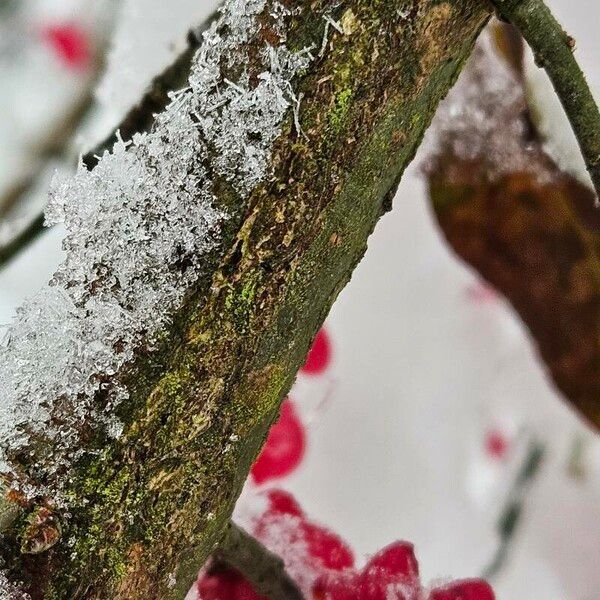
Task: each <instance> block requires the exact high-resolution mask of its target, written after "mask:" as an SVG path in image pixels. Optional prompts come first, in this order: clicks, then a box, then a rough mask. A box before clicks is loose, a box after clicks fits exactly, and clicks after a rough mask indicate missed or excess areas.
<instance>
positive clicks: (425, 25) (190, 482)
mask: <svg viewBox="0 0 600 600" xmlns="http://www.w3.org/2000/svg"><path fill="white" fill-rule="evenodd" d="M406 5H407V6H410V7H412V8H414V10H410V11H401V10H398V0H383V1H381V2H371V1H370V0H347V1H345V2H344V3H343V4H342V5H340V4H339V3H333V2H330V1H329V0H317V1H314V0H298V1H297V2H295V4H294V6H295V8H296V10H295V11H294V12H293V15H291V16H290V17H289V21H287V28H288V31H287V38H288V41H287V46H288V48H289V49H292V50H294V51H298V52H299V51H301V50H302V49H304V48H307V47H309V48H310V47H312V48H321V47H322V46H323V40H324V34H325V17H328V18H331V19H335V20H336V21H339V22H340V23H344V24H345V26H344V27H343V28H340V29H342V30H343V33H341V32H338V31H337V30H336V31H331V30H330V31H329V35H328V37H327V38H325V41H326V44H325V47H326V49H327V50H326V52H324V53H323V55H322V57H320V58H318V59H315V60H314V61H313V62H312V63H311V66H310V67H309V68H308V69H307V71H306V72H305V73H304V74H303V75H302V76H301V77H299V78H298V80H297V81H295V89H294V92H295V97H296V98H301V99H302V102H301V105H300V106H298V105H297V106H296V107H295V115H294V114H293V111H291V110H290V111H288V114H287V116H286V120H285V121H284V124H283V130H282V133H281V135H280V136H279V138H278V139H277V140H276V142H275V145H274V148H273V151H272V154H271V164H272V175H271V177H270V178H269V179H268V180H267V181H264V182H262V183H260V184H259V185H258V186H257V187H256V188H255V189H254V190H253V191H252V193H251V194H250V195H249V196H246V197H241V196H240V195H239V194H237V193H235V192H234V190H233V189H232V187H231V185H230V184H229V182H228V181H226V180H224V179H222V178H218V177H216V176H215V177H214V178H213V180H212V183H213V186H212V187H213V190H214V203H215V205H216V207H217V208H219V209H222V210H226V211H227V214H228V215H229V218H228V219H227V221H226V222H225V225H224V227H223V229H222V231H221V232H220V243H219V245H218V247H216V248H215V249H214V251H211V252H209V253H208V254H205V255H203V256H202V261H203V262H202V266H203V270H204V274H202V275H201V276H200V277H199V278H198V279H197V281H195V283H194V287H193V288H192V289H191V290H190V291H189V293H188V295H187V297H186V301H185V303H184V304H183V306H181V309H180V310H179V311H178V312H177V314H176V315H174V318H173V320H172V324H171V325H170V329H169V331H168V332H167V333H166V334H165V335H163V337H162V338H161V339H160V341H159V343H157V344H156V346H157V347H156V349H155V350H153V351H152V352H148V351H140V352H138V353H136V355H135V357H134V360H133V362H132V364H130V365H128V369H127V370H126V371H124V372H122V373H119V374H118V375H117V377H118V379H119V382H120V383H122V385H123V386H124V387H125V388H126V389H127V391H128V399H127V400H126V401H124V402H123V403H122V404H120V405H119V406H118V408H117V409H116V411H115V413H116V416H117V417H118V419H119V420H120V422H121V424H122V425H123V433H122V435H121V436H120V437H117V438H116V439H113V438H109V437H108V436H107V435H105V434H104V433H102V432H101V431H99V430H98V429H97V428H96V429H93V428H90V430H89V432H87V435H86V436H84V437H82V439H81V450H82V451H83V452H84V454H83V458H81V459H80V460H78V461H77V462H75V463H74V464H73V465H72V466H71V467H70V468H69V472H68V475H67V476H65V477H64V481H63V482H62V483H63V489H64V492H63V495H64V497H65V498H67V499H68V505H67V507H66V511H67V512H68V515H69V516H68V518H65V519H64V522H63V523H62V524H61V529H62V536H61V537H60V539H59V540H58V541H57V543H55V544H54V545H52V546H51V547H49V548H45V549H44V550H43V551H40V552H37V553H35V554H31V553H29V554H23V548H26V549H27V548H31V547H32V544H31V542H32V541H34V540H30V539H28V535H30V532H31V523H32V521H33V522H36V523H38V522H39V518H38V517H39V514H40V510H42V509H43V506H40V499H34V501H31V502H30V503H29V505H28V506H27V507H26V510H25V513H26V514H25V515H23V516H21V517H20V518H18V519H17V520H16V521H15V523H14V524H13V525H12V526H11V527H10V528H9V530H8V531H7V532H6V533H5V536H4V539H3V542H2V545H1V546H0V559H2V560H3V563H4V567H5V569H6V570H7V572H8V574H9V575H10V578H11V579H12V580H14V581H23V582H25V584H26V588H27V591H28V593H29V594H30V595H31V596H32V598H33V600H39V599H42V598H45V597H46V598H50V597H57V598H72V599H73V600H78V599H81V598H86V599H90V600H92V599H105V598H111V600H125V599H126V600H141V599H144V600H150V599H159V598H160V600H180V599H181V598H183V597H184V596H185V594H186V593H187V591H188V590H189V588H190V586H191V585H192V582H193V581H194V580H195V578H196V576H197V573H198V571H199V569H200V567H201V566H202V565H203V564H204V562H205V561H206V559H207V558H208V557H209V556H210V555H211V554H212V552H214V551H215V549H216V548H218V546H219V545H220V543H221V541H222V539H223V535H224V532H225V530H226V528H227V524H228V523H229V520H230V516H231V512H232V509H233V507H234V504H235V502H236V500H237V497H238V495H239V493H240V491H241V488H242V485H243V483H244V481H245V480H246V477H247V475H248V472H249V470H250V466H251V464H252V462H253V461H254V459H255V457H256V456H257V454H258V452H259V451H260V448H261V446H262V444H263V443H264V440H265V437H266V435H267V432H268V430H269V427H270V425H271V424H272V423H273V422H274V420H275V419H276V417H277V414H278V411H279V407H280V404H281V401H282V399H283V398H284V397H285V395H286V394H287V393H288V391H289V389H290V386H291V385H292V383H293V381H294V378H295V375H296V372H297V370H298V368H299V367H300V366H301V365H302V363H303V362H304V360H305V356H306V354H307V351H308V348H309V347H310V344H311V341H312V339H313V337H314V335H315V333H316V332H317V330H318V329H319V327H320V326H321V324H322V323H323V321H324V319H325V317H326V315H327V313H328V311H329V309H330V307H331V305H332V303H333V302H334V300H335V298H336V297H337V295H338V294H339V292H340V291H341V290H342V288H343V287H344V286H345V284H346V283H347V282H348V280H349V279H350V277H351V274H352V271H353V270H354V268H355V266H356V265H357V263H358V262H359V261H360V259H361V258H362V256H363V254H364V252H365V250H366V245H367V239H368V237H369V235H370V233H371V232H372V230H373V228H374V226H375V224H376V223H377V221H378V220H379V218H380V217H381V216H382V214H383V213H384V212H385V211H386V210H389V206H390V199H391V198H392V196H393V194H394V193H395V190H396V187H397V184H398V181H399V179H400V177H401V175H402V173H403V171H404V169H405V168H406V165H407V164H408V163H409V162H410V161H411V159H412V158H413V156H414V154H415V152H416V149H417V147H418V145H419V144H420V141H421V139H422V136H423V133H424V131H425V129H426V127H427V126H428V124H429V122H430V119H431V117H432V114H433V112H434V110H435V108H436V106H437V104H438V103H439V101H440V99H441V98H442V97H443V96H444V95H445V94H446V93H447V91H448V89H449V88H450V86H451V85H452V84H453V82H454V81H455V79H456V77H457V75H458V73H459V71H460V69H461V68H462V65H463V63H464V60H465V59H466V57H467V56H468V54H469V52H470V51H471V48H472V46H473V43H474V40H475V38H476V37H477V35H478V34H479V31H480V29H481V27H482V26H483V25H484V24H485V22H486V21H487V19H488V18H489V16H490V13H489V11H488V10H487V9H486V7H485V6H484V5H483V4H482V3H481V2H480V0H447V1H443V2H440V1H439V0H420V1H419V2H415V3H414V4H413V3H412V2H406ZM265 21H266V23H267V24H268V19H266V20H265ZM261 31H262V37H261V39H259V40H258V43H255V45H254V46H252V45H251V44H250V46H249V47H248V48H247V51H248V55H249V56H250V57H251V58H254V59H256V58H257V57H258V59H261V60H262V56H263V55H262V54H261V51H262V50H263V48H264V44H265V43H271V44H272V40H273V39H275V40H277V39H278V37H276V36H277V35H278V34H277V31H273V30H270V31H269V30H268V28H267V29H266V30H264V31H263V30H261ZM295 120H299V123H300V125H301V128H302V131H303V132H304V133H305V135H304V136H298V134H297V130H296V127H295V124H294V121H295ZM215 152H218V149H217V150H215ZM177 268H180V269H182V270H183V269H184V268H185V265H184V264H182V265H178V267H177ZM49 400H50V399H49ZM45 449H46V448H45V446H44V445H43V441H40V442H38V445H37V446H36V449H35V451H36V453H37V455H38V456H39V455H40V454H41V453H43V451H44V450H45ZM47 450H48V452H50V451H51V449H50V448H48V449H47ZM28 456H29V455H28V454H26V453H23V454H22V456H19V459H20V460H22V461H24V462H23V466H24V468H26V467H27V466H28V465H27V461H28V460H29V459H28ZM29 466H31V465H29ZM31 471H32V472H34V473H35V470H34V469H33V468H32V469H31ZM38 529H39V527H38ZM23 542H26V543H25V544H24V543H23Z"/></svg>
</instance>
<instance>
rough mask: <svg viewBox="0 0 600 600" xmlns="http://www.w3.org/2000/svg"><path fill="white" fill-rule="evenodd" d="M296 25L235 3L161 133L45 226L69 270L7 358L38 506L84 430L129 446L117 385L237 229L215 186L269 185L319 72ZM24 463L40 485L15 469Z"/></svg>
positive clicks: (105, 167)
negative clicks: (306, 84)
mask: <svg viewBox="0 0 600 600" xmlns="http://www.w3.org/2000/svg"><path fill="white" fill-rule="evenodd" d="M265 10H270V13H271V15H272V18H273V19H276V21H277V23H276V25H277V31H278V33H279V34H280V44H279V45H278V46H277V47H271V46H269V45H267V44H266V43H265V45H264V47H263V49H262V54H261V58H260V61H259V63H260V64H258V65H256V63H254V64H253V65H250V64H249V58H248V56H247V53H246V51H245V50H244V48H243V44H245V43H246V42H249V41H251V40H252V39H253V38H254V36H256V35H257V34H258V33H259V29H260V27H259V24H258V21H257V15H259V14H261V13H262V12H263V11H265ZM287 14H288V13H287V12H286V10H285V9H284V8H283V7H282V6H281V5H279V4H278V3H269V4H268V3H267V0H229V1H228V2H226V3H225V5H224V8H223V9H222V11H221V15H220V17H219V19H218V20H217V21H216V22H215V23H213V25H212V26H211V27H210V28H209V29H208V30H207V31H206V32H205V33H204V40H203V43H202V45H201V47H200V48H199V50H198V52H197V54H196V56H195V59H194V63H193V66H192V73H191V76H190V81H189V87H188V88H186V89H185V90H181V91H180V92H177V93H175V94H173V95H172V101H171V103H170V105H169V106H168V107H167V108H166V110H165V111H164V112H163V113H162V114H161V115H159V116H158V117H157V120H156V124H155V126H154V128H153V130H152V131H151V132H150V133H147V134H137V135H136V136H135V137H134V139H133V140H132V142H128V143H125V142H123V141H122V140H120V141H118V142H117V143H116V144H115V145H114V148H113V150H112V152H111V153H108V152H107V153H105V154H104V155H103V156H102V157H101V159H100V161H99V163H98V165H97V166H96V167H95V169H94V170H93V171H87V170H86V168H85V167H84V166H83V165H80V166H79V168H78V170H77V173H76V174H75V176H73V177H67V178H65V177H64V176H58V177H56V180H55V181H54V183H53V187H52V190H51V193H50V201H49V205H48V208H47V212H46V218H47V221H48V223H64V226H65V228H66V230H67V236H66V238H65V240H64V242H63V247H64V249H65V251H66V259H65V261H64V262H63V263H62V264H61V265H60V267H59V268H58V270H57V271H56V273H55V274H54V277H53V278H52V280H51V282H50V284H49V285H48V286H47V287H45V288H44V289H42V290H41V291H40V292H39V293H38V294H37V295H36V296H34V297H33V298H31V299H30V300H28V301H27V302H26V303H25V304H24V305H23V306H22V307H21V308H20V309H19V310H18V312H17V316H16V318H15V320H14V322H13V323H12V325H11V326H10V327H9V328H8V330H7V331H6V334H5V336H4V343H3V344H2V347H1V348H0V446H1V449H0V459H1V464H0V469H1V470H2V471H3V472H4V473H7V474H9V475H12V476H14V477H15V483H14V485H15V486H16V487H19V488H20V489H21V490H22V491H23V492H25V493H26V494H28V495H37V494H45V495H50V496H53V497H55V498H58V497H59V496H60V494H59V492H60V481H59V480H60V479H61V477H54V478H53V474H55V473H56V471H57V470H58V469H61V470H62V469H64V468H68V466H69V464H70V463H71V461H72V460H73V459H74V458H76V457H77V456H78V451H77V446H78V440H79V436H80V434H81V430H82V428H83V427H84V425H87V424H89V423H92V424H94V426H95V427H104V428H106V430H107V431H108V432H109V433H111V434H112V435H114V436H118V435H119V434H120V431H121V425H120V424H119V423H118V421H117V420H116V419H115V418H114V416H113V414H112V413H113V408H114V406H115V405H117V404H118V403H120V402H122V401H123V400H124V399H125V398H127V390H126V389H125V388H124V387H123V386H121V385H119V384H118V383H116V381H115V379H116V378H115V375H116V374H119V373H121V372H122V370H123V369H124V368H125V367H127V366H128V365H129V364H131V362H132V360H133V358H134V356H135V354H136V351H138V350H140V349H142V348H143V349H145V350H148V349H152V347H153V344H154V343H155V342H156V340H157V338H158V336H160V334H161V333H162V332H163V331H164V330H165V328H166V327H167V325H168V323H169V320H170V318H171V317H172V315H173V313H174V312H175V311H176V310H177V308H178V307H179V306H180V305H181V303H182V301H183V299H184V297H185V295H186V293H187V292H188V291H189V289H190V287H191V286H193V284H194V283H195V282H196V281H197V279H198V277H199V275H200V273H201V271H202V264H203V256H204V255H205V254H206V252H208V251H210V250H212V249H213V248H215V246H216V245H217V244H218V242H219V231H220V226H221V223H222V222H223V220H224V219H226V218H227V215H226V214H224V213H223V212H221V211H220V210H218V209H217V208H215V206H214V197H213V191H212V182H211V178H210V173H216V174H217V175H219V176H221V177H224V178H226V179H227V180H228V181H229V182H230V183H231V184H232V186H233V187H234V188H235V189H236V190H237V191H238V192H239V194H240V195H242V196H246V195H247V194H249V193H250V192H251V191H252V190H253V189H254V188H255V186H256V185H257V184H258V183H260V182H261V181H262V180H263V179H264V178H265V176H266V175H267V174H268V172H269V161H270V155H271V149H272V145H273V142H274V141H275V139H276V138H277V137H278V135H279V134H280V129H281V124H282V121H283V118H284V116H285V114H286V111H287V110H288V108H289V107H290V106H295V105H296V103H297V98H296V97H295V95H294V91H293V88H292V84H291V81H292V79H293V78H294V76H295V75H296V74H297V73H298V72H299V71H300V70H301V69H303V68H305V67H306V66H307V65H308V63H309V61H310V53H309V52H308V51H303V52H299V53H292V52H290V51H289V50H288V49H287V48H286V47H285V17H286V16H287ZM251 69H253V70H254V74H255V75H256V79H255V80H253V79H252V78H251V77H250V70H251ZM225 72H226V74H225ZM232 74H233V75H232ZM227 78H228V79H227ZM251 81H255V83H254V84H252V83H251ZM99 392H102V395H103V398H104V400H103V403H102V408H100V406H99V402H98V393H99ZM50 448H52V450H51V451H50ZM23 451H27V453H28V462H29V463H30V466H29V468H28V475H29V476H32V478H31V479H29V478H28V477H24V476H23V474H22V473H20V472H19V466H18V465H16V463H15V460H14V458H15V456H16V454H18V453H20V452H23Z"/></svg>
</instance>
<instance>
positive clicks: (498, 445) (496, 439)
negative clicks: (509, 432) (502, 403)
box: [485, 429, 509, 459]
mask: <svg viewBox="0 0 600 600" xmlns="http://www.w3.org/2000/svg"><path fill="white" fill-rule="evenodd" d="M508 445H509V444H508V440H507V439H506V436H505V435H504V433H503V432H502V431H499V430H497V429H491V430H490V431H488V432H487V433H486V434H485V451H486V454H487V455H488V456H490V457H491V458H494V459H502V458H504V457H505V456H506V453H507V451H508Z"/></svg>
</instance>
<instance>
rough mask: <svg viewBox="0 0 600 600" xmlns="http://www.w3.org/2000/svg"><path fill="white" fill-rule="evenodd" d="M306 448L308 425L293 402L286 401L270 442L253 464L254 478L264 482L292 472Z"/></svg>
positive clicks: (257, 481)
mask: <svg viewBox="0 0 600 600" xmlns="http://www.w3.org/2000/svg"><path fill="white" fill-rule="evenodd" d="M304 450H305V435H304V426H303V425H302V422H301V421H300V418H299V417H298V415H297V414H296V410H295V408H294V404H293V403H292V401H291V400H286V401H285V402H284V403H283V405H282V406H281V414H280V416H279V420H278V421H277V422H276V423H275V425H273V427H271V431H270V432H269V436H268V438H267V442H266V444H265V446H264V448H263V449H262V452H261V453H260V455H259V457H258V459H257V460H256V462H255V463H254V465H253V466H252V470H251V473H252V477H253V479H254V481H255V482H256V483H257V484H258V485H260V484H262V483H264V482H265V481H268V480H270V479H276V478H278V477H284V476H286V475H289V474H290V473H291V472H292V471H294V470H295V469H296V468H297V467H298V465H299V464H300V462H301V461H302V458H303V457H304Z"/></svg>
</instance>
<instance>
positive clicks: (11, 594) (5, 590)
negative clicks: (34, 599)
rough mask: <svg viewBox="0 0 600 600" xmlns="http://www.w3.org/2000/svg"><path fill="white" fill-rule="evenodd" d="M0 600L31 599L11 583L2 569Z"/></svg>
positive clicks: (0, 575) (0, 573) (0, 574)
mask: <svg viewBox="0 0 600 600" xmlns="http://www.w3.org/2000/svg"><path fill="white" fill-rule="evenodd" d="M0 600H31V596H29V594H26V593H25V592H23V591H22V590H21V589H20V586H18V585H15V584H13V583H11V582H10V581H9V580H8V578H7V577H6V574H5V573H4V571H0Z"/></svg>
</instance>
